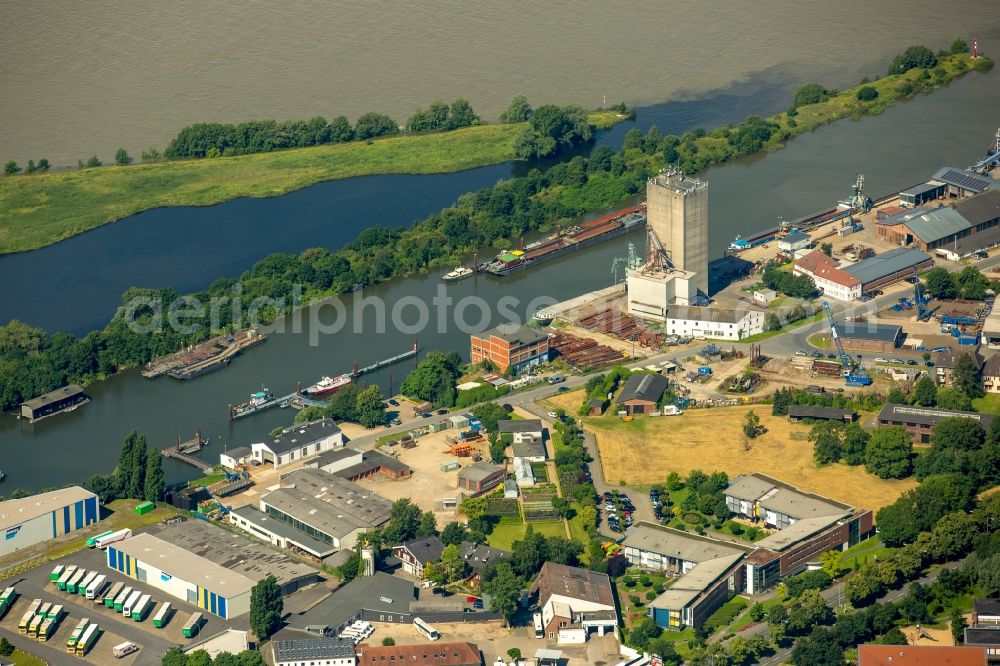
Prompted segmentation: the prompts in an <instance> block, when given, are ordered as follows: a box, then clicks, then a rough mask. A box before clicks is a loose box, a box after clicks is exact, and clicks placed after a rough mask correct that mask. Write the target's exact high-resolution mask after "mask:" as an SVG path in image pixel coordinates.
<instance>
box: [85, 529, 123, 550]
mask: <svg viewBox="0 0 1000 666" xmlns="http://www.w3.org/2000/svg"><path fill="white" fill-rule="evenodd" d="M130 538H132V530H130V529H129V528H127V527H126V528H125V529H123V530H118V531H117V532H112V533H111V534H108V535H107V536H102V537H101V538H100V539H98V540H97V541H96V542H94V545H95V546H96V547H97V548H100V549H101V550H104V549H105V548H107V547H108V546H110V545H111V544H113V543H115V542H116V541H124V540H125V539H130Z"/></svg>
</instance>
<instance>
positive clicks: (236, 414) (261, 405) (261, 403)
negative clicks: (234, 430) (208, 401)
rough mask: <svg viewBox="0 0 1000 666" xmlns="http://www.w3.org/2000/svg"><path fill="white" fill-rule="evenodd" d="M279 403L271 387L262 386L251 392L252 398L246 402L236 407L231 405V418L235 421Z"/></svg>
mask: <svg viewBox="0 0 1000 666" xmlns="http://www.w3.org/2000/svg"><path fill="white" fill-rule="evenodd" d="M277 404H278V399H277V398H276V397H275V396H274V393H272V392H271V390H270V389H267V388H264V387H261V389H260V390H259V391H256V392H254V393H251V394H250V399H249V400H247V401H246V402H241V403H240V404H238V405H236V406H235V407H230V409H229V420H230V421H235V420H236V419H241V418H243V417H244V416H250V415H251V414H256V413H257V412H262V411H264V410H265V409H270V408H271V407H274V406H276V405H277Z"/></svg>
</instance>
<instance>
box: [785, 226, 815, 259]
mask: <svg viewBox="0 0 1000 666" xmlns="http://www.w3.org/2000/svg"><path fill="white" fill-rule="evenodd" d="M811 245H812V237H811V236H809V234H805V233H802V232H801V231H796V232H795V233H794V234H788V235H787V236H785V237H784V238H782V239H781V240H779V241H778V251H779V252H784V253H785V254H795V253H796V252H798V251H799V250H804V249H806V248H807V247H809V246H811Z"/></svg>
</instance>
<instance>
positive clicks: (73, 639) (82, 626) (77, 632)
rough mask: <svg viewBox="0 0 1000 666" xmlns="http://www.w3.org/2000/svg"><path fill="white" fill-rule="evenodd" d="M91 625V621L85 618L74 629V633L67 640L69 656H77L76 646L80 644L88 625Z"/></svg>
mask: <svg viewBox="0 0 1000 666" xmlns="http://www.w3.org/2000/svg"><path fill="white" fill-rule="evenodd" d="M88 624H90V620H88V619H87V618H83V619H82V620H80V621H79V622H78V623H77V625H76V626H75V627H73V632H72V633H71V634H70V635H69V638H67V639H66V652H68V653H69V654H76V644H77V643H79V642H80V639H81V638H83V632H85V631H86V630H87V625H88Z"/></svg>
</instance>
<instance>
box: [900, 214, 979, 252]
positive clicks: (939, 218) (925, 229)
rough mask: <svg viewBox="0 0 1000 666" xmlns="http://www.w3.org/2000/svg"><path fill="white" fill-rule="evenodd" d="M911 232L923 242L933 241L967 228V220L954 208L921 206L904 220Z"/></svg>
mask: <svg viewBox="0 0 1000 666" xmlns="http://www.w3.org/2000/svg"><path fill="white" fill-rule="evenodd" d="M904 221H905V223H906V226H907V227H908V228H909V229H910V231H912V232H913V234H914V235H915V236H916V237H917V238H919V239H920V240H922V241H923V242H925V243H934V242H936V241H939V240H941V239H942V238H948V237H949V236H953V235H955V234H957V233H961V232H962V231H965V230H966V229H968V228H969V226H970V225H969V221H968V220H966V219H965V218H964V217H962V216H961V215H959V214H958V211H956V210H955V209H954V208H948V207H947V206H942V207H941V208H930V209H928V208H921V209H917V211H914V214H913V215H912V216H909V217H908V218H907V219H905V220H904Z"/></svg>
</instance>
